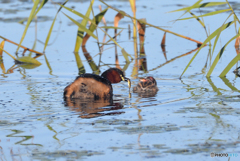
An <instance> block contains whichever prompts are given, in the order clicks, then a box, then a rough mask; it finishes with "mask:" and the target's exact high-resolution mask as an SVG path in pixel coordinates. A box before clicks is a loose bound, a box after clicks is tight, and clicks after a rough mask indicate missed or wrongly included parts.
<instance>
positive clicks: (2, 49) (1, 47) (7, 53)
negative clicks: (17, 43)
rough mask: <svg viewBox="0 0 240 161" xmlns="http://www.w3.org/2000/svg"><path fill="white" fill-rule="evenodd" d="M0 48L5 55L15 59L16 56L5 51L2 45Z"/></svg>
mask: <svg viewBox="0 0 240 161" xmlns="http://www.w3.org/2000/svg"><path fill="white" fill-rule="evenodd" d="M0 50H2V51H4V52H5V53H6V54H7V55H9V56H10V57H11V58H13V59H14V60H16V58H15V57H14V56H12V55H11V54H10V53H9V52H7V51H6V50H4V49H3V48H2V47H0Z"/></svg>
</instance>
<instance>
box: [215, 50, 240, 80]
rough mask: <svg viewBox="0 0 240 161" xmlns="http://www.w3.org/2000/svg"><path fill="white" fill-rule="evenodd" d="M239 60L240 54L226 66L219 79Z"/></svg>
mask: <svg viewBox="0 0 240 161" xmlns="http://www.w3.org/2000/svg"><path fill="white" fill-rule="evenodd" d="M239 60H240V54H238V55H237V56H235V57H234V58H233V59H232V60H231V62H230V63H229V64H228V65H227V66H226V68H225V69H224V70H223V71H222V73H221V74H220V75H219V77H224V76H225V75H226V74H227V73H228V72H229V71H230V69H231V68H232V67H233V66H234V65H235V64H236V63H237V62H238V61H239Z"/></svg>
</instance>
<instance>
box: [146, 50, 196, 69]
mask: <svg viewBox="0 0 240 161" xmlns="http://www.w3.org/2000/svg"><path fill="white" fill-rule="evenodd" d="M198 49H199V48H196V49H194V50H191V51H189V52H187V53H185V54H182V55H179V56H176V57H175V58H172V59H171V60H168V61H166V62H165V63H163V64H161V65H159V66H157V67H155V68H153V69H151V70H149V71H154V70H156V69H158V68H161V67H163V66H164V65H166V64H168V63H170V62H172V61H174V60H176V59H178V58H181V57H184V56H187V55H189V54H191V53H193V52H194V51H196V50H198Z"/></svg>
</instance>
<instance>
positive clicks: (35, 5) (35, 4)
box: [16, 0, 40, 52]
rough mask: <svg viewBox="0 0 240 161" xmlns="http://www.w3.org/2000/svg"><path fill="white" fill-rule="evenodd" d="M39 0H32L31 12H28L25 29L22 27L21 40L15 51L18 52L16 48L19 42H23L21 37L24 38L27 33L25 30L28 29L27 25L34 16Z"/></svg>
mask: <svg viewBox="0 0 240 161" xmlns="http://www.w3.org/2000/svg"><path fill="white" fill-rule="evenodd" d="M39 2H40V0H36V1H34V4H33V7H32V10H31V13H30V15H29V17H28V21H27V24H26V27H25V29H24V31H23V35H22V38H21V40H20V43H19V45H18V48H17V51H16V52H18V50H19V48H20V46H21V44H22V42H23V39H24V38H25V35H26V33H27V30H28V27H29V25H30V23H31V21H32V19H33V18H34V16H35V11H36V9H37V6H38V4H39Z"/></svg>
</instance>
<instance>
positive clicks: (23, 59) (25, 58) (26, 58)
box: [15, 56, 42, 65]
mask: <svg viewBox="0 0 240 161" xmlns="http://www.w3.org/2000/svg"><path fill="white" fill-rule="evenodd" d="M15 61H16V63H21V64H23V63H26V64H36V65H41V64H42V63H40V62H39V61H37V60H36V59H34V58H32V57H29V56H23V57H19V58H17V59H16V60H15Z"/></svg>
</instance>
